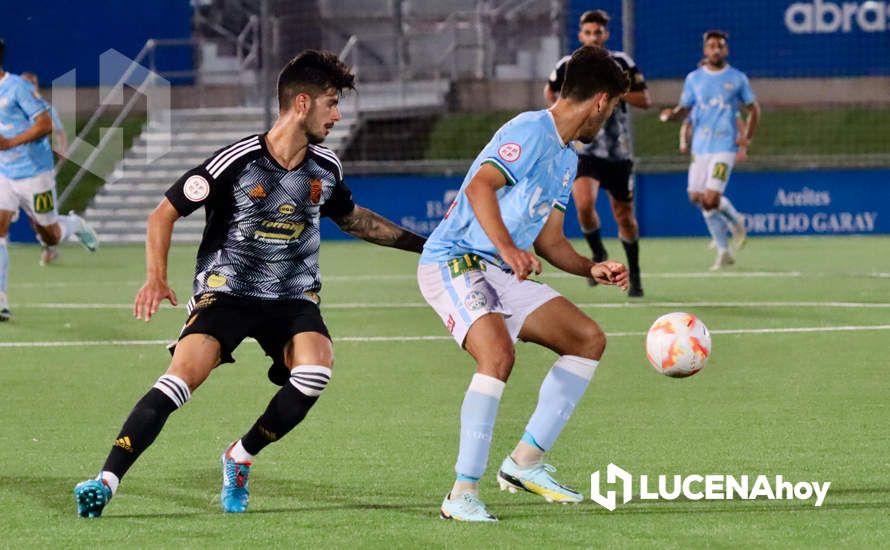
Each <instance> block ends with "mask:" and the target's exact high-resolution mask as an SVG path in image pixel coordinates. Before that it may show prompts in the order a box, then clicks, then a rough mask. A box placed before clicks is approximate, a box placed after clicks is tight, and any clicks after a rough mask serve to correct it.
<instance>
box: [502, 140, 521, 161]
mask: <svg viewBox="0 0 890 550" xmlns="http://www.w3.org/2000/svg"><path fill="white" fill-rule="evenodd" d="M498 156H499V157H501V158H502V159H504V160H506V161H507V162H515V161H517V160H519V157H520V156H522V146H521V145H519V144H518V143H505V144H503V145H501V148H500V149H498Z"/></svg>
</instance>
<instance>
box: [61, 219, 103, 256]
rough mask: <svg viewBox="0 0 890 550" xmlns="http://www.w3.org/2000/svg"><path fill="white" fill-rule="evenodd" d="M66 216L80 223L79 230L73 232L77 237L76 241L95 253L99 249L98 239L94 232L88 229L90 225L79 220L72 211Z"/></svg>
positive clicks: (83, 220) (90, 228)
mask: <svg viewBox="0 0 890 550" xmlns="http://www.w3.org/2000/svg"><path fill="white" fill-rule="evenodd" d="M68 215H69V216H74V217H75V218H77V221H78V222H80V229H78V230H77V231H75V232H74V234H75V235H76V236H77V240H79V241H80V244H82V245H83V247H84V248H86V249H87V250H89V251H90V252H95V251H96V249H97V248H99V237H98V235H96V232H95V231H94V230H93V228H92V227H90V224H88V223H87V221H86V220H85V219H83V218H81V217H80V216H78V215H77V214H75V213H74V212H73V211H72V212H69V213H68Z"/></svg>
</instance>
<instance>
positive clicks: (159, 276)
mask: <svg viewBox="0 0 890 550" xmlns="http://www.w3.org/2000/svg"><path fill="white" fill-rule="evenodd" d="M353 87H354V75H353V74H352V73H351V72H350V69H349V68H348V67H347V66H346V65H344V64H343V63H342V62H340V60H339V59H337V56H336V55H334V54H332V53H329V52H317V51H312V50H307V51H304V52H302V53H301V54H299V55H298V56H297V57H295V58H294V59H293V60H291V61H290V63H288V64H287V66H285V67H284V69H283V70H282V71H281V74H280V75H279V78H278V102H279V103H278V104H279V116H278V120H277V121H276V122H275V124H274V126H273V127H272V128H271V129H270V130H269V132H268V133H266V134H262V135H254V136H249V137H247V138H245V139H243V140H241V141H239V142H237V143H234V144H232V145H230V146H229V147H226V148H223V149H221V150H219V151H218V152H217V153H215V154H214V155H213V156H212V157H211V158H209V159H208V160H207V161H205V162H204V163H203V164H201V165H200V166H198V167H197V168H194V169H192V170H190V171H189V172H187V173H186V174H184V175H183V176H182V177H181V178H180V179H179V181H177V182H176V183H175V184H174V185H173V186H172V187H171V188H170V189H169V190H168V191H167V193H166V197H165V198H164V199H163V200H162V201H161V203H160V204H159V205H158V207H157V208H156V209H155V211H154V212H153V213H152V215H151V216H150V217H149V223H148V236H147V240H146V258H147V264H148V265H147V277H146V282H145V284H144V285H143V287H142V288H141V289H140V290H139V293H138V294H137V295H136V299H135V304H134V315H135V316H136V318H138V319H144V320H145V321H146V322H147V321H149V319H150V318H151V316H152V315H153V314H154V313H155V312H156V311H157V309H158V306H159V304H160V302H161V301H162V300H164V299H167V300H169V301H170V302H171V303H172V304H174V305H176V302H177V300H176V294H175V293H174V292H173V289H171V288H170V286H169V284H168V283H167V253H168V251H169V248H170V238H171V234H172V232H173V224H174V223H175V222H176V220H177V219H178V218H179V217H180V216H187V215H188V214H190V213H192V212H193V211H195V210H197V209H198V208H200V207H201V206H204V207H205V210H206V216H207V225H206V227H205V229H204V236H203V239H202V241H201V245H200V248H199V249H198V256H197V265H196V270H195V271H196V272H195V281H194V296H193V298H192V299H191V300H190V301H189V307H188V314H189V316H188V319H187V321H186V323H185V326H184V327H183V329H182V332H181V333H180V335H179V339H178V343H177V344H176V345H175V349H174V350H173V359H172V361H171V363H170V367H169V368H168V369H167V372H166V373H165V374H164V375H163V376H161V377H160V378H159V379H158V381H157V382H156V383H155V384H154V386H153V387H152V388H151V389H150V390H149V391H148V393H146V394H145V396H143V397H142V399H141V400H140V401H139V402H138V403H137V404H136V406H135V407H134V408H133V410H132V412H131V413H130V416H129V417H128V418H127V419H126V421H125V422H124V425H123V428H122V429H121V431H120V434H119V435H118V437H117V439H116V440H115V442H114V445H113V446H112V448H111V452H110V453H109V455H108V458H107V460H106V461H105V465H104V466H103V467H102V471H101V472H100V474H99V476H98V477H97V478H96V479H91V480H87V481H84V482H82V483H80V484H78V485H77V487H75V489H74V494H75V501H76V504H77V511H78V514H79V515H81V516H84V517H97V516H99V515H101V513H102V510H103V508H104V507H105V505H106V504H107V503H108V501H109V500H110V499H111V497H112V496H113V495H114V493H115V491H116V489H117V485H118V483H119V482H120V479H121V477H122V476H123V475H124V474H125V473H126V472H127V470H128V469H129V468H130V466H131V465H132V464H133V463H134V462H135V461H136V459H137V458H138V457H139V455H140V454H141V453H142V452H143V451H144V450H145V449H146V448H148V446H149V445H151V444H152V442H153V441H154V439H155V438H156V437H157V435H158V434H159V433H160V431H161V429H162V427H163V426H164V423H165V422H166V420H167V417H168V416H169V415H170V414H171V413H172V412H173V411H175V410H176V409H178V408H179V407H181V406H183V405H184V404H185V403H186V402H187V401H188V400H189V398H190V397H191V392H193V391H194V390H195V389H196V388H197V387H198V386H199V385H201V383H202V382H203V381H204V380H205V379H206V378H207V376H208V375H209V374H210V371H211V370H212V369H213V368H214V367H216V366H217V365H219V364H221V363H230V362H233V361H234V359H233V358H232V352H233V351H234V349H235V348H236V347H237V346H238V344H239V343H240V342H241V341H242V340H243V339H244V338H246V337H248V336H250V337H253V338H255V339H256V340H257V341H258V342H259V343H260V345H261V346H262V348H263V350H264V351H265V352H266V354H267V355H269V356H270V357H272V360H273V366H272V368H271V369H270V378H273V379H276V380H277V382H278V383H280V384H283V387H282V388H281V389H280V390H279V391H278V392H277V393H276V394H275V396H274V397H273V398H272V401H271V402H270V403H269V405H268V408H267V409H266V411H265V412H264V413H263V414H262V415H261V416H260V417H259V418H258V419H257V421H256V423H254V425H253V426H252V427H251V428H250V429H249V430H248V431H247V433H245V434H244V435H243V436H242V437H241V438H240V439H239V440H237V441H235V442H234V443H232V444H231V445H229V446H228V447H227V448H226V449H225V450H224V451H223V454H222V457H221V460H222V466H223V488H222V494H221V502H222V507H223V510H224V511H226V512H244V511H246V509H247V502H248V492H247V489H248V474H249V472H250V467H251V465H252V460H253V457H254V455H256V454H257V453H259V452H260V451H261V450H262V449H263V448H264V447H266V446H267V445H268V444H269V443H272V442H274V441H277V440H278V439H280V438H281V437H283V436H284V435H285V434H287V433H288V432H289V431H290V430H291V429H293V428H294V427H295V426H296V425H297V424H299V423H300V421H301V420H303V418H304V417H305V416H306V413H307V412H308V411H309V409H310V408H311V407H312V405H313V404H315V402H316V401H317V399H318V397H319V395H320V394H321V393H322V391H323V390H324V389H325V387H326V386H327V384H328V382H329V380H330V377H331V366H332V363H333V349H332V346H331V340H330V336H329V334H328V330H327V328H326V327H325V324H324V321H323V320H322V317H321V313H320V311H319V308H318V302H319V297H318V292H319V291H320V290H321V279H320V276H319V272H318V250H319V244H320V236H319V222H320V218H321V217H322V216H327V217H329V218H331V219H332V220H334V222H336V223H337V225H338V226H339V227H340V228H341V229H342V230H344V231H346V232H347V233H350V234H352V235H354V236H356V237H358V238H361V239H364V240H367V241H370V242H373V243H376V244H380V245H383V246H390V247H394V248H400V249H403V250H410V251H413V252H420V251H421V249H422V247H423V243H424V238H423V237H420V236H418V235H415V234H413V233H411V232H409V231H407V230H405V229H402V228H401V227H398V226H397V225H395V224H393V223H392V222H390V221H389V220H387V219H385V218H383V217H381V216H379V215H377V214H375V213H374V212H371V211H369V210H367V209H364V208H361V207H359V206H356V205H355V203H354V202H353V201H352V196H351V193H350V191H349V189H348V188H347V187H346V185H345V184H344V182H343V170H342V167H341V165H340V161H339V160H338V159H337V156H336V155H335V154H334V153H333V152H331V151H330V150H329V149H326V148H324V147H321V146H319V145H318V144H319V143H321V142H322V141H323V140H324V138H325V136H326V135H327V134H328V132H329V131H330V129H331V128H332V127H333V126H334V123H335V122H337V121H338V120H339V119H340V112H339V108H338V102H339V98H340V93H341V92H342V91H343V90H344V89H352V88H353ZM276 380H273V381H276Z"/></svg>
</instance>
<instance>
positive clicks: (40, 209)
mask: <svg viewBox="0 0 890 550" xmlns="http://www.w3.org/2000/svg"><path fill="white" fill-rule="evenodd" d="M54 207H55V201H54V200H53V192H52V191H44V192H43V193H37V194H35V195H34V212H37V213H38V214H47V213H49V212H52V211H53V208H54Z"/></svg>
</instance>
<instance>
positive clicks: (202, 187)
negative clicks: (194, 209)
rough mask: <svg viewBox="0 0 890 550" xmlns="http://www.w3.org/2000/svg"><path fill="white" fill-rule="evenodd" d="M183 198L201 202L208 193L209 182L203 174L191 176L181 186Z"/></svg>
mask: <svg viewBox="0 0 890 550" xmlns="http://www.w3.org/2000/svg"><path fill="white" fill-rule="evenodd" d="M182 192H183V194H185V198H187V199H188V200H190V201H192V202H201V201H202V200H204V199H206V198H207V197H208V196H209V195H210V184H209V183H207V180H206V179H205V178H204V177H203V176H197V175H195V176H191V177H190V178H189V179H187V180H185V184H184V185H183V186H182Z"/></svg>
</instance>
